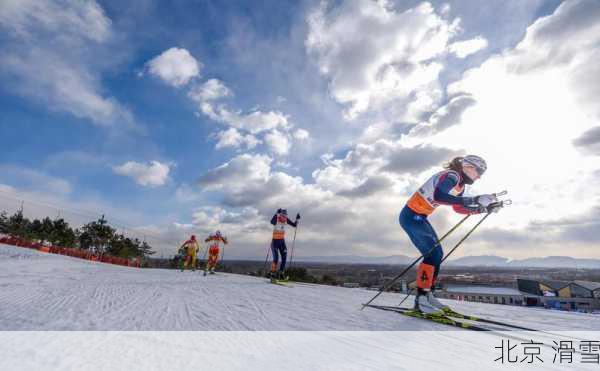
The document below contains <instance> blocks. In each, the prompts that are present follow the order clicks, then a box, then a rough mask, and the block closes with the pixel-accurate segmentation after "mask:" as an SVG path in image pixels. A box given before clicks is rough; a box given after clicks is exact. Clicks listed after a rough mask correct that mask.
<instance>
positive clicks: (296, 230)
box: [289, 213, 300, 269]
mask: <svg viewBox="0 0 600 371" xmlns="http://www.w3.org/2000/svg"><path fill="white" fill-rule="evenodd" d="M299 222H300V213H298V214H296V228H294V239H293V240H292V254H291V256H290V268H289V269H292V267H293V266H294V246H296V233H297V232H298V227H299V224H297V223H299Z"/></svg>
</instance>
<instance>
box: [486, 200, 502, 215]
mask: <svg viewBox="0 0 600 371" xmlns="http://www.w3.org/2000/svg"><path fill="white" fill-rule="evenodd" d="M501 208H502V202H493V203H491V204H489V205H488V207H487V208H486V209H487V212H488V213H497V212H498V211H499V210H500V209H501Z"/></svg>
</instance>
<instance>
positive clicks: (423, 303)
mask: <svg viewBox="0 0 600 371" xmlns="http://www.w3.org/2000/svg"><path fill="white" fill-rule="evenodd" d="M428 294H429V292H424V291H423V290H422V289H418V290H417V297H416V298H415V306H414V310H416V311H419V312H423V313H426V314H435V313H437V314H441V313H443V312H442V310H441V309H439V308H436V307H435V306H433V304H431V303H430V302H429V300H428V296H429V295H428Z"/></svg>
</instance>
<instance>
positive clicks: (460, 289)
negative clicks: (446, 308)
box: [444, 285, 526, 296]
mask: <svg viewBox="0 0 600 371" xmlns="http://www.w3.org/2000/svg"><path fill="white" fill-rule="evenodd" d="M444 289H445V290H446V291H447V292H453V293H463V294H480V295H521V296H522V295H526V293H523V292H521V291H519V290H517V289H513V288H512V287H495V286H454V285H448V286H446V287H444Z"/></svg>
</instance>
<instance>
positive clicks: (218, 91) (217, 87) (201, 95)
mask: <svg viewBox="0 0 600 371" xmlns="http://www.w3.org/2000/svg"><path fill="white" fill-rule="evenodd" d="M231 95H233V94H232V93H231V90H229V88H228V87H227V86H225V84H224V83H223V82H222V81H220V80H217V79H210V80H207V81H206V82H205V83H204V84H202V85H198V86H194V87H193V88H192V89H190V91H189V93H188V96H189V97H190V98H191V99H192V100H193V101H195V102H198V103H203V102H208V101H212V100H217V99H221V98H224V97H229V96H231Z"/></svg>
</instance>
